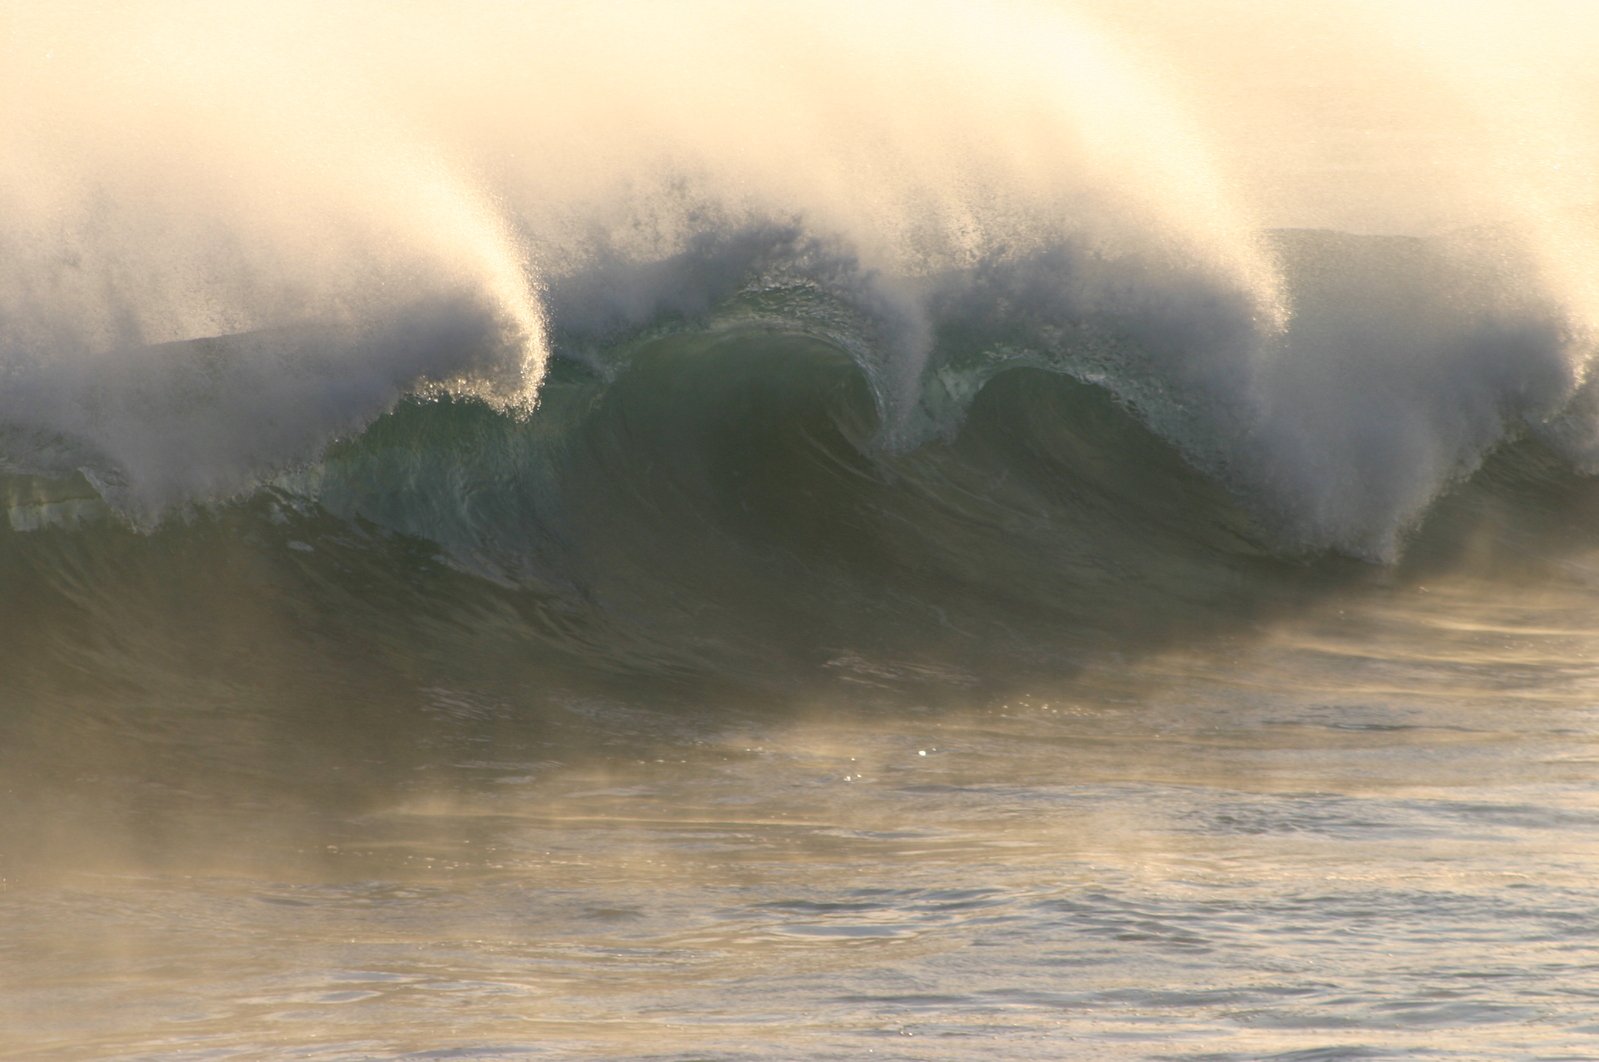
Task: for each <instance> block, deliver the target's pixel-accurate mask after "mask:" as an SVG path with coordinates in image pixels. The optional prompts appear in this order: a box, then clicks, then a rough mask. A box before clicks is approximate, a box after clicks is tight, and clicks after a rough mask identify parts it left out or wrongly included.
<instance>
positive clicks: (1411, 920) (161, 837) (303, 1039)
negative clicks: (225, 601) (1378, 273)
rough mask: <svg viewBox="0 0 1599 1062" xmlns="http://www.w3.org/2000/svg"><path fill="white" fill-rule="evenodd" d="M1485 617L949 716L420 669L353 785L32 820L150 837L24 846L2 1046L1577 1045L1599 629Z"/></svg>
mask: <svg viewBox="0 0 1599 1062" xmlns="http://www.w3.org/2000/svg"><path fill="white" fill-rule="evenodd" d="M1474 592H1475V589H1474V588H1473V587H1470V586H1467V585H1459V586H1456V587H1454V588H1451V587H1450V586H1448V585H1444V586H1440V587H1426V588H1424V587H1420V586H1403V587H1391V588H1389V589H1388V590H1386V591H1384V592H1382V593H1381V594H1379V595H1377V596H1376V598H1375V601H1376V603H1375V604H1373V603H1372V601H1373V600H1374V599H1367V605H1366V608H1365V610H1364V611H1363V612H1361V611H1358V610H1356V609H1355V608H1353V607H1351V608H1349V609H1343V608H1337V607H1329V608H1327V609H1326V610H1325V611H1324V612H1323V613H1321V614H1318V615H1315V616H1307V617H1303V618H1301V619H1299V620H1297V621H1295V622H1294V623H1291V624H1284V625H1280V626H1279V627H1278V628H1276V629H1274V630H1273V631H1271V632H1260V633H1258V634H1257V635H1252V636H1247V637H1244V636H1239V637H1236V638H1233V639H1231V640H1230V641H1228V642H1227V643H1225V644H1222V645H1219V646H1218V645H1216V644H1208V645H1207V646H1206V647H1205V651H1204V652H1203V653H1199V652H1189V651H1186V650H1180V649H1179V650H1172V651H1169V652H1166V653H1163V654H1161V655H1159V656H1158V657H1155V658H1144V659H1137V660H1134V659H1129V660H1127V661H1125V662H1118V661H1116V660H1114V659H1111V660H1107V661H1106V662H1104V663H1103V665H1102V666H1099V667H1097V668H1093V669H1089V670H1088V671H1086V672H1085V673H1084V674H1083V675H1082V676H1080V677H1079V678H1078V679H1077V680H1075V681H1073V682H1071V683H1069V684H1063V685H1064V686H1065V692H1064V694H1063V695H1061V696H1051V695H1047V694H1046V692H1045V691H1039V692H1035V693H1031V694H1028V695H1023V696H1017V697H1013V698H1010V699H1009V700H1007V701H1003V702H999V701H996V702H994V703H988V704H972V705H969V706H967V707H965V708H943V707H941V708H938V709H933V708H917V707H915V706H906V705H903V704H900V705H894V704H885V703H883V698H881V697H880V696H878V695H877V694H876V693H874V688H875V687H876V686H877V685H880V684H881V683H883V682H884V681H885V680H886V677H887V676H885V675H884V674H882V673H881V672H880V671H879V672H876V673H872V672H868V671H865V670H862V669H860V668H859V667H856V664H855V662H852V661H849V660H840V661H838V662H837V667H838V669H839V670H840V671H841V672H842V673H844V675H845V677H846V679H848V680H850V681H846V682H845V683H843V684H842V685H841V686H840V689H842V690H845V691H846V692H845V693H840V694H838V695H837V698H836V700H834V701H832V702H830V703H825V704H817V705H812V706H806V707H804V708H790V709H788V710H783V711H774V710H773V708H772V706H770V705H758V704H750V705H744V706H739V707H733V708H729V707H726V706H722V707H720V708H717V709H714V710H712V709H710V708H707V707H705V706H703V705H695V704H691V703H667V704H657V705H651V704H629V703H626V702H625V701H623V700H619V699H615V698H604V697H595V698H591V699H574V700H572V701H571V702H570V703H567V704H566V705H564V707H563V709H562V711H561V712H553V711H545V712H543V713H541V714H539V715H538V716H537V717H535V718H532V719H529V718H523V717H521V716H519V713H518V704H517V702H516V698H515V696H514V694H513V693H507V694H505V695H504V696H488V695H485V694H482V693H472V694H468V693H463V692H460V691H452V690H450V689H445V688H433V689H430V690H428V691H426V694H425V697H424V699H423V703H420V704H419V705H418V706H417V710H418V712H419V713H420V714H421V715H423V716H429V717H431V719H432V720H433V722H434V723H436V724H438V725H437V726H436V727H435V728H434V729H432V730H428V731H423V730H418V731H417V732H416V733H424V732H425V733H431V734H432V735H434V736H433V737H424V738H423V739H420V740H419V742H418V744H419V746H420V747H419V748H418V749H413V750H412V752H411V753H410V754H409V755H407V756H405V757H403V758H399V759H397V758H394V757H390V756H387V754H384V755H377V754H376V753H374V756H375V759H373V760H372V761H371V762H368V763H367V764H366V766H365V768H364V770H366V771H367V772H368V775H369V777H368V779H367V781H368V783H370V782H371V779H372V778H373V777H376V778H378V779H380V781H381V785H378V786H376V787H374V786H373V785H371V784H366V785H363V787H362V792H363V796H362V797H361V798H359V799H357V798H355V797H351V796H349V795H347V794H342V791H339V790H337V789H333V788H328V786H329V783H328V781H327V779H325V778H312V777H297V776H295V775H293V774H292V773H288V774H284V773H279V774H278V777H277V780H276V781H275V782H274V787H275V788H272V789H265V790H264V789H261V788H258V787H255V786H252V785H247V784H244V783H238V782H236V781H234V782H229V781H227V780H226V779H225V778H223V777H222V776H221V775H217V774H208V773H207V771H208V770H209V771H214V770H216V769H217V765H216V764H215V763H214V762H211V761H214V760H215V759H217V758H218V757H220V756H223V755H224V753H223V752H221V751H219V749H218V747H216V746H214V745H211V744H208V743H209V742H213V741H215V740H217V739H216V737H215V735H208V734H207V733H206V729H207V727H208V725H210V724H208V722H207V721H206V720H204V719H201V718H194V719H191V720H190V721H189V722H190V724H191V726H192V727H193V728H194V729H195V730H196V731H198V733H199V737H198V738H197V739H196V740H197V743H198V745H199V747H196V748H193V749H187V750H179V751H177V752H176V753H174V755H173V757H172V758H171V759H170V760H169V762H170V763H172V764H175V765H178V766H180V767H182V766H184V765H185V764H187V766H188V767H190V768H192V769H193V773H192V774H191V776H190V778H189V779H188V780H186V779H185V777H182V776H179V777H154V776H150V775H142V776H140V777H138V778H137V785H136V787H135V788H129V787H130V786H132V785H133V783H132V782H131V781H130V778H129V777H128V776H121V777H119V776H118V775H117V772H116V771H115V769H114V767H111V766H110V765H107V767H106V769H105V772H104V773H102V774H100V775H98V776H92V777H90V776H86V777H83V778H80V779H78V780H77V781H78V783H79V785H78V790H77V791H78V793H79V797H78V799H79V806H78V807H76V808H75V809H73V810H72V811H71V812H70V813H69V812H68V811H65V810H62V809H61V808H58V807H52V806H45V805H41V806H37V807H35V808H34V810H33V812H32V814H33V815H34V816H37V817H41V818H42V819H44V820H45V822H46V824H47V825H48V824H50V823H51V822H54V823H55V825H56V826H57V827H58V828H59V829H61V830H63V831H65V833H67V834H70V833H71V832H72V831H74V830H75V831H78V832H79V833H81V834H83V835H84V836H92V835H93V831H90V830H88V829H87V828H86V823H88V821H89V819H90V817H91V816H92V815H93V814H96V813H98V814H101V815H107V816H110V815H121V816H123V819H122V821H123V823H124V827H123V828H124V829H125V830H127V831H129V832H130V833H131V834H133V835H137V847H138V848H139V850H141V851H143V852H144V853H145V854H146V856H147V857H148V858H147V860H146V862H145V865H143V866H142V867H135V868H132V869H130V866H129V863H130V861H129V860H128V859H126V858H125V857H123V856H122V855H120V854H114V853H113V852H112V851H111V850H110V849H106V848H105V847H104V845H105V842H104V841H103V840H102V841H100V842H99V845H100V850H96V849H93V848H91V849H88V850H75V849H72V850H69V849H67V848H64V847H62V846H63V845H66V844H67V841H66V840H61V839H60V838H58V841H59V842H60V843H59V844H58V845H57V846H56V847H55V848H53V849H52V848H50V846H49V845H43V846H42V847H41V842H40V841H39V840H38V836H37V832H35V833H34V834H29V836H31V837H32V838H33V841H32V843H33V845H34V848H35V850H37V851H43V852H50V853H52V854H51V855H50V865H48V866H45V865H43V864H42V863H41V864H39V865H35V866H33V867H30V866H28V865H20V866H19V865H17V864H16V863H15V862H13V863H12V864H11V865H10V866H8V867H7V879H8V880H7V882H6V888H5V891H4V892H3V893H0V924H3V925H4V927H5V929H4V932H3V934H0V941H3V943H4V952H3V966H0V970H3V971H4V973H5V975H6V979H7V981H8V984H7V987H6V990H5V992H4V994H3V996H0V1018H3V1022H4V1029H5V1034H6V1035H5V1039H6V1044H7V1049H6V1057H14V1058H34V1057H60V1058H100V1057H118V1058H162V1059H169V1058H197V1059H198V1058H207V1059H209V1058H228V1057H303V1058H363V1057H401V1056H408V1057H439V1058H453V1057H461V1058H465V1057H488V1058H499V1057H512V1058H514V1057H537V1056H541V1055H549V1056H555V1057H608V1058H615V1057H639V1058H645V1057H648V1058H656V1057H659V1058H685V1059H686V1058H702V1057H708V1058H799V1057H846V1056H848V1057H859V1056H867V1055H871V1056H872V1057H885V1058H906V1059H911V1058H957V1057H963V1058H964V1057H1001V1058H1060V1057H1082V1058H1240V1059H1242V1058H1256V1057H1263V1056H1282V1057H1288V1058H1296V1059H1298V1058H1393V1057H1443V1058H1462V1059H1466V1058H1472V1059H1475V1058H1584V1057H1593V1056H1594V1055H1595V1054H1599V800H1596V798H1595V795H1594V786H1593V782H1594V774H1595V770H1596V765H1599V726H1596V719H1595V716H1594V713H1593V709H1592V707H1591V703H1590V698H1591V696H1592V692H1593V690H1594V689H1595V688H1596V685H1599V672H1596V671H1595V669H1594V668H1593V667H1592V666H1590V665H1588V664H1586V663H1583V664H1581V665H1580V666H1579V665H1578V664H1575V663H1573V662H1574V661H1579V660H1585V659H1586V650H1587V647H1588V646H1589V645H1590V644H1591V639H1590V638H1589V637H1588V636H1587V634H1586V633H1585V632H1583V631H1581V630H1577V629H1573V628H1572V627H1571V626H1570V621H1571V620H1572V618H1573V615H1572V613H1571V612H1570V611H1569V610H1568V609H1565V608H1563V606H1562V604H1561V602H1558V601H1555V602H1551V603H1548V604H1542V605H1539V606H1536V607H1531V606H1529V607H1523V608H1517V609H1509V610H1505V611H1503V612H1501V613H1499V614H1497V615H1496V616H1495V617H1494V622H1491V623H1490V622H1486V621H1485V617H1484V616H1483V615H1482V614H1481V613H1482V609H1481V606H1480V602H1479V603H1473V600H1474V599H1473V598H1472V596H1471V595H1472V594H1473V593H1474ZM1567 604H1569V602H1568V603H1567ZM1558 661H1564V663H1563V664H1558V665H1557V662H1558ZM852 668H855V670H854V671H853V672H852V671H851V669H852ZM1551 675H1554V676H1556V678H1555V680H1554V681H1551ZM1531 676H1536V678H1537V681H1536V682H1529V681H1528V679H1529V677H1531ZM851 688H855V689H858V690H859V693H858V695H855V696H853V697H852V696H851V695H849V694H848V692H847V691H848V690H849V689H851ZM213 722H214V721H213ZM413 736H414V735H413ZM292 738H293V740H296V741H300V740H310V738H311V732H310V731H304V732H297V733H295V734H293V735H292ZM285 740H287V739H285ZM344 751H345V752H346V753H347V754H349V755H350V756H351V763H352V764H356V763H359V762H360V761H361V759H362V756H361V750H360V746H359V742H358V741H354V740H353V739H352V743H351V744H349V745H347V746H346V747H345V749H344ZM260 755H261V756H262V757H267V758H270V757H272V756H279V757H285V758H292V750H290V749H287V748H274V747H272V746H271V745H270V744H267V745H265V746H264V747H262V748H261V749H260ZM262 769H263V770H266V771H268V772H283V771H284V770H285V769H284V768H282V767H276V768H274V767H272V766H271V765H270V764H266V765H263V768H262ZM194 779H198V780H197V781H196V780H194ZM97 786H98V787H100V788H99V789H98V790H97V789H96V787H97ZM85 790H87V791H88V792H89V794H90V795H89V796H87V797H85V796H83V793H84V791H85ZM374 791H375V792H377V793H378V794H379V795H378V796H376V797H374V796H372V795H371V794H372V793H373V792H374ZM267 792H275V793H276V794H277V795H276V797H274V798H272V799H265V798H263V793H267ZM114 799H115V800H119V801H122V802H124V803H131V804H135V805H139V806H138V807H137V808H136V809H134V810H128V809H127V808H122V809H120V810H118V809H115V808H112V807H110V806H109V805H110V804H112V803H113V801H114ZM97 801H103V802H105V805H106V806H99V805H97ZM11 829H12V832H16V830H17V829H18V828H17V827H16V826H15V824H13V826H12V827H11ZM114 847H115V846H114V845H112V848H113V849H114ZM67 852H70V858H69V857H68V855H67V854H64V853H67ZM39 858H40V859H41V860H42V859H44V858H45V857H44V856H40V857H39ZM99 861H103V862H104V864H105V865H104V866H97V862H99ZM45 871H48V873H46V872H45Z"/></svg>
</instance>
